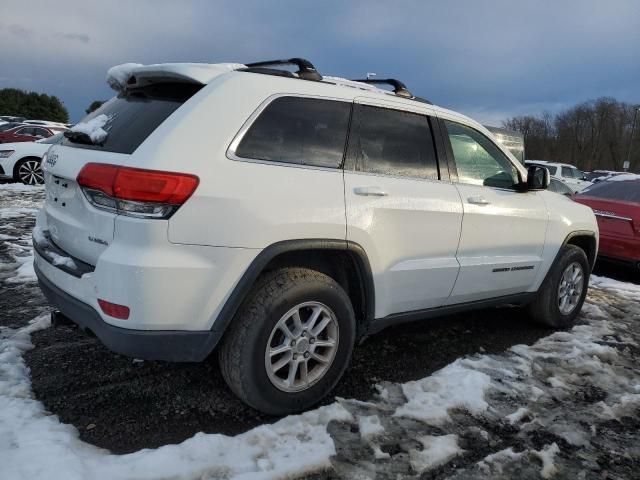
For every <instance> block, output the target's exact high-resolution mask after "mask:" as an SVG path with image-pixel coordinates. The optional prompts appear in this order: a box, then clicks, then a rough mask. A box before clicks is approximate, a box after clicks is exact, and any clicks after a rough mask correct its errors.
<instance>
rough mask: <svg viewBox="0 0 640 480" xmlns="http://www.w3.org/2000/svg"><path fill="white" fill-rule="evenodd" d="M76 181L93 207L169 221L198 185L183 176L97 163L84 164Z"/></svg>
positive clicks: (194, 179) (186, 175)
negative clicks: (167, 219)
mask: <svg viewBox="0 0 640 480" xmlns="http://www.w3.org/2000/svg"><path fill="white" fill-rule="evenodd" d="M77 181H78V184H79V185H80V186H81V187H82V190H83V192H84V194H85V196H86V197H87V200H89V202H90V203H91V204H92V205H94V206H95V207H97V208H102V209H106V210H112V211H117V213H119V214H122V215H129V216H136V217H143V218H169V217H170V216H171V215H172V214H173V213H174V212H175V211H176V210H177V209H178V207H180V205H182V204H184V202H186V201H187V200H188V199H189V197H190V196H191V195H192V194H193V192H194V191H195V189H196V187H197V186H198V183H199V179H198V177H196V176H195V175H190V174H186V173H173V172H163V171H158V170H145V169H142V168H131V167H121V166H118V165H109V164H101V163H88V164H86V165H85V166H84V167H83V168H82V170H81V171H80V173H79V174H78V178H77Z"/></svg>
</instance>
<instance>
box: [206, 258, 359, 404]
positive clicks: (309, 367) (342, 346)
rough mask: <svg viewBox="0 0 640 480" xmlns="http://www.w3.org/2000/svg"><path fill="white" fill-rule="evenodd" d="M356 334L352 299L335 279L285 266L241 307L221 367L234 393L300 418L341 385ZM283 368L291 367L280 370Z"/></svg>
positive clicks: (267, 277)
mask: <svg viewBox="0 0 640 480" xmlns="http://www.w3.org/2000/svg"><path fill="white" fill-rule="evenodd" d="M296 309H297V310H296ZM295 311H298V313H299V317H298V319H299V320H300V322H298V324H297V326H296V323H295V321H296V315H295ZM291 312H294V313H291ZM316 312H319V313H318V314H317V315H316V316H315V317H316V318H317V319H316V321H315V324H314V325H315V326H314V328H310V329H309V332H306V330H305V329H304V328H303V327H305V326H309V325H311V323H310V322H312V321H313V318H314V315H313V314H314V313H316ZM287 315H289V316H287ZM323 324H326V325H325V326H324V327H323V330H321V331H320V330H318V329H319V328H320V327H321V326H322V325H323ZM285 330H288V331H289V333H290V334H291V336H287V335H285ZM316 330H318V331H316ZM302 331H305V333H306V336H303V335H302V333H301V332H302ZM355 334H356V324H355V316H354V313H353V307H352V305H351V301H350V300H349V297H348V295H347V294H346V292H345V291H344V290H343V289H342V287H341V286H340V285H339V284H338V283H337V282H336V281H335V280H333V279H332V278H331V277H329V276H327V275H325V274H323V273H320V272H317V271H314V270H308V269H304V268H283V269H280V270H277V271H274V272H270V273H268V274H266V275H264V276H263V277H261V278H260V279H259V280H258V281H257V282H256V285H255V286H254V288H253V290H252V291H251V293H250V294H249V295H248V297H247V299H246V300H245V301H244V303H243V304H242V306H241V307H240V309H239V311H238V313H237V314H236V316H235V317H234V319H233V321H232V323H231V324H230V325H229V327H228V329H227V332H226V333H225V336H224V338H223V340H222V342H221V345H220V348H219V351H218V356H219V363H220V369H221V371H222V375H223V377H224V379H225V381H226V382H227V384H228V385H229V387H230V388H231V390H232V391H233V392H234V393H235V394H236V395H237V396H238V397H239V398H240V399H241V400H242V401H244V402H245V403H246V404H248V405H249V406H251V407H253V408H255V409H256V410H259V411H261V412H263V413H267V414H269V415H287V414H290V413H296V412H300V411H303V410H306V409H308V408H310V407H312V406H313V405H315V404H316V403H318V402H319V401H320V400H322V399H323V398H324V397H325V396H326V395H327V394H328V393H329V392H330V391H331V390H332V389H333V387H335V385H336V384H337V383H338V381H339V380H340V378H341V377H342V375H343V373H344V371H345V370H346V368H347V366H348V364H349V361H350V359H351V352H352V350H353V345H354V341H355ZM333 337H335V338H333ZM332 340H333V342H332ZM291 342H293V343H294V344H295V345H292V343H291ZM312 343H314V344H315V345H316V346H313V345H312ZM331 343H333V346H324V345H325V344H326V345H330V344H331ZM321 344H322V345H321ZM305 347H306V350H305ZM287 348H288V350H287ZM280 350H282V352H281V353H279V354H274V355H273V356H272V355H271V354H270V353H275V352H276V351H280ZM296 358H297V360H296ZM316 358H318V359H323V360H327V359H331V360H330V361H328V362H320V361H318V360H316ZM296 362H298V365H297V366H294V365H295V363H296ZM303 363H304V364H305V365H306V369H305V372H307V376H306V378H307V383H305V382H304V381H303V376H302V374H303V372H302V370H303V367H302V364H303ZM281 364H284V365H285V366H283V367H281V368H280V369H278V368H277V367H278V365H281ZM294 368H295V369H296V370H295V372H294V374H293V375H294V377H293V381H292V382H289V381H288V380H289V377H290V373H291V371H292V369H294Z"/></svg>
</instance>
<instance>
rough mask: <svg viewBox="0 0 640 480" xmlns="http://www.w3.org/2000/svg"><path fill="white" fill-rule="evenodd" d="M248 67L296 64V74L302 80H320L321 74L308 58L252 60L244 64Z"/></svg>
mask: <svg viewBox="0 0 640 480" xmlns="http://www.w3.org/2000/svg"><path fill="white" fill-rule="evenodd" d="M245 65H246V66H247V67H248V68H250V69H255V68H262V67H274V66H278V65H296V66H297V67H298V71H297V72H296V74H297V75H298V78H301V79H303V80H313V81H316V82H318V81H320V80H322V75H320V73H319V72H318V71H317V70H316V67H315V66H314V65H313V63H311V62H310V61H309V60H307V59H305V58H297V57H296V58H289V59H286V60H267V61H264V62H253V63H247V64H245Z"/></svg>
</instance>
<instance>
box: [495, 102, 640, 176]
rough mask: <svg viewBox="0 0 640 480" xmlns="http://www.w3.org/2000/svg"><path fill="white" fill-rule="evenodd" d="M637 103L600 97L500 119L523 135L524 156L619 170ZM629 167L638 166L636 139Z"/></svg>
mask: <svg viewBox="0 0 640 480" xmlns="http://www.w3.org/2000/svg"><path fill="white" fill-rule="evenodd" d="M636 108H638V107H637V106H633V105H629V104H627V103H623V102H619V101H617V100H615V99H613V98H608V97H602V98H598V99H596V100H590V101H588V102H583V103H581V104H578V105H576V106H574V107H571V108H569V109H567V110H564V111H561V112H558V113H557V114H556V115H552V114H551V113H550V112H543V113H542V115H540V116H534V115H524V116H519V117H513V118H510V119H508V120H506V121H505V122H503V126H504V128H508V129H510V130H515V131H518V132H520V133H522V134H523V136H524V140H525V151H526V153H527V158H530V159H540V160H554V161H559V162H566V163H571V164H573V165H576V166H577V167H578V168H581V169H584V170H598V169H605V170H621V169H622V164H623V162H624V160H625V159H626V152H627V149H628V148H629V145H630V143H629V142H630V141H631V140H632V139H631V128H632V123H633V115H634V112H635V109H636ZM630 160H631V169H632V170H633V169H634V168H636V169H637V168H640V139H636V141H635V142H634V143H633V144H632V148H631V155H630Z"/></svg>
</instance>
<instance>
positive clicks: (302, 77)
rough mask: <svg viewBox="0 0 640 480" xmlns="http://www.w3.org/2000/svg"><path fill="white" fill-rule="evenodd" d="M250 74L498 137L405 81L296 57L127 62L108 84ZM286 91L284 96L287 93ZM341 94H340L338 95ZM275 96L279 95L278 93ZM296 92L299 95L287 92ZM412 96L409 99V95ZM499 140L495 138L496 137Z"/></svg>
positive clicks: (120, 88)
mask: <svg viewBox="0 0 640 480" xmlns="http://www.w3.org/2000/svg"><path fill="white" fill-rule="evenodd" d="M293 64H295V65H297V66H298V67H299V70H298V72H296V73H292V72H290V71H288V70H277V69H272V68H264V67H265V66H269V65H275V66H278V65H293ZM247 74H263V75H269V76H270V78H271V79H274V80H275V79H280V80H282V81H283V82H288V81H290V80H292V79H293V80H295V81H301V82H305V83H306V88H305V89H304V90H307V91H308V90H309V88H308V87H309V86H310V85H313V84H315V85H318V84H320V85H323V87H324V88H326V87H330V88H331V89H332V90H333V91H334V92H336V97H339V96H342V97H344V99H349V100H350V101H354V100H364V99H366V100H375V99H380V100H384V101H385V105H386V106H387V107H389V105H388V102H389V101H392V102H393V103H394V104H395V105H396V106H397V108H398V109H401V110H409V111H410V110H411V109H416V107H417V106H419V107H418V108H420V109H422V108H428V109H429V110H431V111H432V112H433V113H434V114H435V115H442V116H444V117H447V116H448V117H449V118H453V119H455V120H458V121H460V122H461V123H464V124H467V125H469V126H472V127H473V128H475V129H476V130H479V131H480V132H482V133H483V134H485V135H487V136H488V137H490V138H494V136H493V134H492V133H491V132H490V131H489V130H488V129H487V128H486V127H485V126H483V125H482V124H480V123H479V122H477V121H475V120H473V119H471V118H469V117H467V116H466V115H463V114H461V113H459V112H455V111H453V110H449V109H446V108H443V107H440V106H437V105H433V104H432V103H431V102H429V101H428V100H424V99H423V98H420V97H415V96H412V94H411V93H410V92H409V91H408V90H406V87H405V88H404V90H401V87H404V84H403V83H402V82H399V81H398V80H394V79H384V80H377V79H363V80H348V79H345V78H341V77H335V76H324V77H323V76H321V75H320V74H319V73H318V72H317V71H316V70H315V67H314V66H313V65H312V64H311V62H309V61H307V60H305V59H300V58H293V59H289V60H276V61H270V62H259V63H254V64H242V63H210V64H208V63H162V64H154V65H142V64H138V63H125V64H122V65H116V66H115V67H112V68H110V69H109V70H108V72H107V83H108V84H109V86H111V88H113V89H114V90H116V91H117V92H120V91H123V90H125V89H127V88H137V87H144V86H146V85H150V84H154V83H158V82H162V81H165V82H167V81H168V82H171V81H174V82H175V81H177V82H188V83H195V84H199V85H203V86H204V85H208V84H210V83H212V82H214V80H217V79H219V78H220V77H222V76H235V75H247ZM372 82H376V83H388V84H389V85H391V86H393V87H394V91H389V90H385V89H382V88H378V87H377V86H375V85H374V84H372ZM276 84H277V83H276V82H274V85H276ZM287 90H288V89H285V88H283V89H282V90H281V92H280V93H282V92H284V91H287ZM338 92H340V94H339V95H338ZM274 93H278V92H275V91H274ZM287 93H295V92H287ZM407 94H408V95H409V97H408V96H407ZM494 140H495V138H494ZM496 145H497V146H498V148H500V150H501V151H502V152H503V153H504V154H505V155H507V156H508V157H509V158H510V159H511V161H512V163H513V164H514V166H515V168H516V169H518V171H519V172H520V173H521V174H522V175H523V177H524V178H526V174H527V171H526V169H525V168H524V167H523V166H522V164H521V163H520V162H519V161H518V159H516V158H515V157H514V156H513V154H512V153H511V152H510V151H509V150H508V149H507V148H506V147H504V146H503V145H502V144H500V142H497V141H496Z"/></svg>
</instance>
